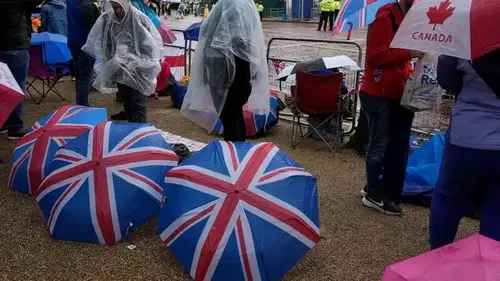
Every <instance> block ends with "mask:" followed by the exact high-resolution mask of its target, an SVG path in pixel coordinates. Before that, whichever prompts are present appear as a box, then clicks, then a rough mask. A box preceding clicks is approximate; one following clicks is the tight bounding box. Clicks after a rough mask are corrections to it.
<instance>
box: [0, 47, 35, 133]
mask: <svg viewBox="0 0 500 281" xmlns="http://www.w3.org/2000/svg"><path fill="white" fill-rule="evenodd" d="M0 62H3V63H5V64H7V66H8V67H9V69H10V71H11V72H12V75H13V76H14V79H16V82H17V83H18V84H19V87H20V88H21V90H22V91H23V92H24V93H26V79H27V77H28V67H29V53H28V51H26V50H17V51H9V52H4V53H0ZM22 114H23V103H22V102H21V103H19V104H18V105H17V106H16V108H15V109H14V111H12V113H11V114H10V115H9V117H8V118H7V120H6V121H5V125H4V128H5V129H7V131H8V135H7V136H8V137H9V138H18V137H22V135H21V134H22V132H23V128H24V123H23V120H22Z"/></svg>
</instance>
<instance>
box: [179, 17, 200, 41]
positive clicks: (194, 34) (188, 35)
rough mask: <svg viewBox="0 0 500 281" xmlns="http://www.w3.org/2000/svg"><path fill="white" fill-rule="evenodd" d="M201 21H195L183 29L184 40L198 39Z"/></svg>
mask: <svg viewBox="0 0 500 281" xmlns="http://www.w3.org/2000/svg"><path fill="white" fill-rule="evenodd" d="M202 23H203V22H197V23H193V24H192V25H190V26H189V27H188V28H186V30H184V40H187V41H188V40H192V41H198V37H199V36H200V27H201V24H202Z"/></svg>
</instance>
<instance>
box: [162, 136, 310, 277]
mask: <svg viewBox="0 0 500 281" xmlns="http://www.w3.org/2000/svg"><path fill="white" fill-rule="evenodd" d="M166 182H167V186H166V187H165V193H164V195H165V196H166V197H167V198H168V199H169V201H168V202H167V203H166V204H165V205H164V206H163V207H162V210H161V213H160V219H159V226H158V233H159V235H160V237H161V239H162V240H163V241H164V242H165V243H166V244H167V245H168V246H169V247H170V249H171V250H172V251H173V253H174V254H175V255H176V256H177V258H178V259H179V260H180V261H181V263H182V264H183V265H184V266H185V267H186V268H187V269H188V270H189V272H190V275H191V276H192V277H193V278H194V279H195V280H196V281H202V280H231V281H238V280H249V281H251V280H265V281H268V280H279V279H280V278H281V277H282V276H283V275H284V274H285V273H286V272H287V271H288V270H289V269H290V268H291V267H292V266H293V265H294V264H295V263H296V262H297V261H298V260H299V259H300V258H302V257H303V256H304V255H305V254H306V253H307V252H308V251H309V249H311V248H312V247H313V246H314V245H315V244H316V243H318V242H319V240H320V230H319V214H318V196H317V186H316V179H315V178H314V177H313V176H312V175H311V174H309V173H308V172H306V171H305V170H304V169H303V168H301V167H300V166H299V165H298V164H297V163H295V162H294V161H293V160H291V159H290V158H289V157H288V156H287V155H286V154H284V153H283V152H281V151H280V150H279V149H278V148H277V147H276V146H275V145H273V144H272V143H243V142H242V143H231V142H213V143H211V144H209V145H208V146H207V147H205V148H204V149H203V150H201V151H199V152H197V153H196V154H194V155H193V156H191V157H190V158H189V159H187V160H186V161H185V162H183V163H182V164H181V165H180V166H178V167H176V168H174V169H172V170H171V171H170V172H168V173H167V176H166Z"/></svg>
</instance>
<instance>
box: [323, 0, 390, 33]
mask: <svg viewBox="0 0 500 281" xmlns="http://www.w3.org/2000/svg"><path fill="white" fill-rule="evenodd" d="M387 3H396V1H395V0H366V1H365V0H345V1H343V3H342V7H341V8H340V11H339V16H338V18H337V20H336V22H335V28H334V30H333V35H337V34H339V33H341V32H345V31H348V30H349V29H350V28H351V25H352V28H353V29H358V28H362V27H366V26H368V25H370V24H371V23H372V22H373V21H374V20H375V15H376V14H377V11H378V9H379V8H380V7H382V6H383V5H385V4H387Z"/></svg>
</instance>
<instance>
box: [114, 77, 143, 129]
mask: <svg viewBox="0 0 500 281" xmlns="http://www.w3.org/2000/svg"><path fill="white" fill-rule="evenodd" d="M118 89H119V91H120V93H121V92H122V90H123V91H125V93H124V94H123V107H124V108H125V112H126V113H127V120H128V122H130V123H146V122H148V118H147V102H148V97H147V96H146V95H144V94H142V93H141V92H140V91H138V90H136V89H134V88H131V87H129V86H125V85H122V87H120V88H118Z"/></svg>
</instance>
